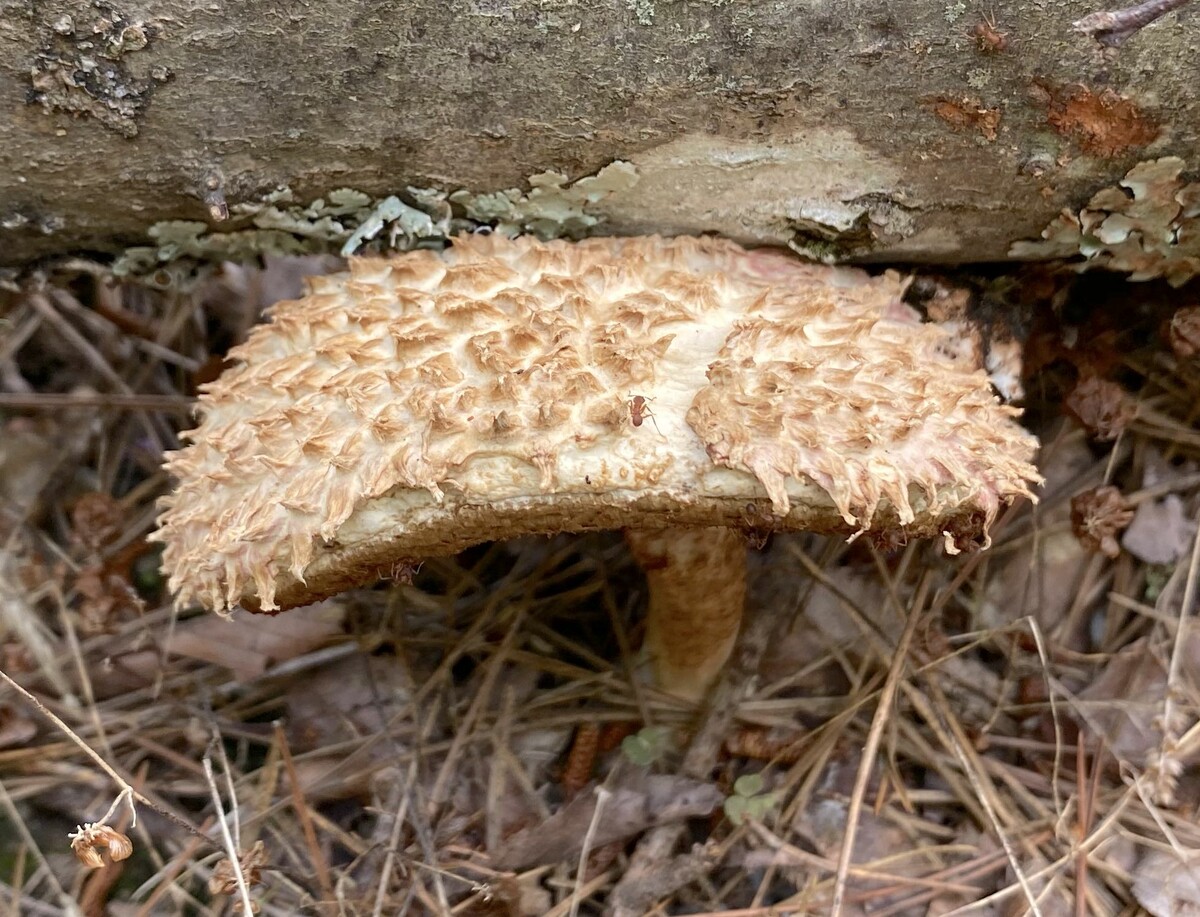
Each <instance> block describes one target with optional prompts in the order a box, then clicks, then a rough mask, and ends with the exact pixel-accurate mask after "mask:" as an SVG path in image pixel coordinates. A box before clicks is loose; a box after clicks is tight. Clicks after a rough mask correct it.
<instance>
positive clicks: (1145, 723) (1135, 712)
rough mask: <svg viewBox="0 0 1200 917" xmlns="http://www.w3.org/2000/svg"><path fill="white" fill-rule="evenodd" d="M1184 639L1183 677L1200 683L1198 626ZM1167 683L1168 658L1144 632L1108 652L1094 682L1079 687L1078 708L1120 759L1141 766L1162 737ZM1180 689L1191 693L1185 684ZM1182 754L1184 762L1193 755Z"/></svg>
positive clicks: (1094, 730) (1194, 682) (1076, 709)
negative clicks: (1111, 653) (1123, 645)
mask: <svg viewBox="0 0 1200 917" xmlns="http://www.w3.org/2000/svg"><path fill="white" fill-rule="evenodd" d="M1186 640H1187V643H1186V644H1185V646H1184V647H1182V652H1183V656H1182V661H1183V664H1182V666H1181V667H1180V677H1181V680H1182V682H1185V683H1187V684H1189V685H1196V684H1200V629H1194V628H1193V629H1190V630H1189V631H1188V635H1187V637H1186ZM1168 652H1169V650H1168ZM1166 686H1167V663H1166V660H1165V659H1164V658H1162V657H1161V656H1160V655H1158V654H1156V653H1155V652H1154V651H1153V649H1152V647H1151V644H1150V643H1149V641H1147V640H1146V639H1145V638H1143V639H1140V640H1136V641H1134V642H1133V643H1131V644H1130V645H1129V646H1127V647H1126V648H1125V649H1123V650H1121V651H1120V652H1119V653H1115V654H1114V655H1112V656H1109V657H1108V659H1107V661H1106V662H1105V663H1104V667H1103V668H1102V669H1101V670H1100V672H1099V674H1098V675H1097V676H1096V678H1095V679H1094V680H1093V681H1092V683H1091V684H1090V685H1088V686H1087V687H1086V688H1084V689H1083V690H1082V691H1080V692H1079V695H1078V696H1077V698H1076V704H1075V713H1076V715H1077V716H1078V717H1079V718H1080V719H1082V720H1083V721H1084V722H1085V723H1086V724H1087V726H1088V728H1089V729H1091V730H1092V731H1093V732H1094V733H1096V734H1097V735H1099V736H1101V737H1102V738H1103V739H1104V743H1105V745H1106V746H1107V747H1108V748H1109V749H1110V750H1111V751H1112V754H1113V756H1114V757H1115V758H1117V760H1119V761H1128V762H1130V763H1132V764H1134V765H1136V766H1138V767H1140V766H1142V765H1143V763H1144V762H1145V761H1146V756H1147V754H1149V753H1150V752H1152V751H1155V752H1156V751H1157V750H1158V746H1159V743H1160V742H1161V741H1162V732H1161V730H1160V728H1159V725H1158V718H1159V716H1160V715H1161V714H1162V711H1163V699H1164V696H1165V693H1166ZM1180 690H1181V691H1184V692H1185V694H1186V696H1192V695H1191V689H1190V688H1184V687H1183V685H1182V684H1181V686H1180ZM1179 757H1180V760H1181V761H1183V762H1185V763H1186V762H1188V761H1191V760H1192V759H1193V758H1194V757H1195V755H1194V754H1193V755H1186V754H1184V753H1183V752H1181V753H1180V756H1179Z"/></svg>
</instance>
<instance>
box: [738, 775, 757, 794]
mask: <svg viewBox="0 0 1200 917" xmlns="http://www.w3.org/2000/svg"><path fill="white" fill-rule="evenodd" d="M762 788H763V778H762V774H742V776H740V777H738V778H737V780H736V781H735V782H734V784H733V791H734V792H735V793H737V794H738V795H739V796H756V795H758V794H759V793H761V792H762Z"/></svg>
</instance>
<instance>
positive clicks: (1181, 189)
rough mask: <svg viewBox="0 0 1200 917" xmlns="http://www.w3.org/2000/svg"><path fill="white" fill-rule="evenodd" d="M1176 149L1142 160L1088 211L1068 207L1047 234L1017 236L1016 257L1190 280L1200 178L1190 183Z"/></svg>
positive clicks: (1197, 241)
mask: <svg viewBox="0 0 1200 917" xmlns="http://www.w3.org/2000/svg"><path fill="white" fill-rule="evenodd" d="M1184 165H1185V163H1184V161H1183V160H1182V159H1179V158H1178V157H1175V156H1168V157H1164V158H1162V159H1153V160H1149V161H1147V162H1142V163H1139V164H1138V165H1136V166H1134V167H1133V168H1132V169H1130V170H1129V172H1128V173H1126V175H1125V177H1124V178H1123V179H1122V180H1121V181H1120V183H1119V184H1118V185H1117V186H1112V187H1108V188H1105V189H1103V190H1101V191H1099V192H1098V193H1096V194H1095V195H1093V196H1092V199H1091V200H1090V201H1089V202H1088V204H1087V206H1086V207H1084V208H1083V209H1082V210H1079V211H1074V210H1064V211H1063V212H1062V213H1060V214H1059V216H1058V217H1057V218H1056V219H1055V220H1054V222H1052V223H1051V224H1050V225H1049V226H1047V227H1046V228H1045V229H1044V230H1042V237H1041V239H1039V240H1024V241H1020V242H1015V243H1013V245H1012V246H1011V247H1010V249H1009V256H1010V257H1013V258H1022V259H1046V258H1054V259H1070V258H1080V257H1082V258H1083V260H1082V261H1081V262H1079V263H1078V264H1076V265H1075V269H1076V270H1078V271H1086V270H1090V269H1092V268H1098V267H1099V268H1106V269H1108V270H1113V271H1123V272H1125V273H1128V275H1129V278H1128V279H1129V280H1151V279H1154V278H1159V277H1161V278H1164V279H1166V281H1167V282H1168V283H1170V284H1171V285H1172V286H1176V287H1177V286H1182V285H1183V284H1185V283H1187V282H1188V281H1189V280H1191V279H1192V278H1193V277H1195V276H1197V274H1200V182H1190V183H1189V182H1185V181H1184V180H1183V179H1182V178H1181V175H1182V173H1183V170H1184Z"/></svg>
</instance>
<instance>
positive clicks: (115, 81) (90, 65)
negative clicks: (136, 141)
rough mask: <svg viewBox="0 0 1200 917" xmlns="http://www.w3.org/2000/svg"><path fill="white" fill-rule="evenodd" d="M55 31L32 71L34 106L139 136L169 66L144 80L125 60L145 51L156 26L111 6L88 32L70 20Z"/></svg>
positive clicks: (30, 98)
mask: <svg viewBox="0 0 1200 917" xmlns="http://www.w3.org/2000/svg"><path fill="white" fill-rule="evenodd" d="M53 33H54V34H53V36H52V37H51V38H50V39H49V40H48V42H47V44H46V45H44V46H43V48H42V49H41V50H40V51H39V52H38V53H37V55H36V56H35V58H34V62H33V66H32V67H30V70H29V81H30V86H31V90H30V93H29V102H31V103H34V102H40V103H41V105H42V107H43V108H44V109H45V110H46V112H47V113H49V112H54V111H64V112H69V113H71V114H73V115H77V116H90V117H92V118H95V119H96V120H97V121H99V122H100V123H101V124H103V125H104V126H105V127H107V128H108V129H109V130H113V131H116V132H117V133H118V134H121V135H122V136H124V137H136V136H137V133H138V125H137V119H138V118H139V117H140V116H141V115H142V114H143V112H144V110H145V107H146V104H147V103H148V102H149V100H150V96H151V95H152V94H153V92H154V89H155V88H156V87H157V86H158V84H159V83H162V82H165V81H166V80H168V79H170V76H171V74H170V72H169V71H168V70H167V69H166V68H165V67H163V68H156V69H155V70H152V71H151V72H150V74H149V76H148V77H147V78H138V77H136V76H134V75H133V73H132V72H130V69H129V67H128V66H127V65H126V64H125V62H124V60H123V57H124V56H125V55H127V54H132V53H134V52H136V51H140V50H142V49H143V48H145V47H146V46H147V45H148V44H149V43H150V41H151V39H152V38H153V37H154V34H155V30H154V28H153V27H151V26H148V25H145V24H144V23H140V22H133V21H130V20H127V19H125V18H124V17H123V16H122V15H121V14H119V13H117V12H115V11H114V10H112V9H111V8H105V9H103V10H102V12H101V14H100V16H99V18H97V20H96V21H95V22H92V23H89V24H87V25H86V26H85V27H82V28H77V27H76V26H75V23H74V22H73V21H72V20H71V18H70V17H67V16H64V17H62V18H60V19H59V20H58V21H57V22H56V23H55V24H54V27H53Z"/></svg>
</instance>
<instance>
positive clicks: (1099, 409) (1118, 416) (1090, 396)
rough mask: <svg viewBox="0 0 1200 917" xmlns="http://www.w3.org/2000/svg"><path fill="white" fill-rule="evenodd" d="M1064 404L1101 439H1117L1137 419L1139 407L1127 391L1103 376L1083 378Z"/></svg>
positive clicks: (1089, 430)
mask: <svg viewBox="0 0 1200 917" xmlns="http://www.w3.org/2000/svg"><path fill="white" fill-rule="evenodd" d="M1064 405H1065V407H1066V409H1067V410H1068V411H1069V412H1070V413H1071V414H1072V415H1073V416H1074V417H1075V418H1076V419H1077V420H1078V421H1079V422H1080V423H1081V424H1083V425H1084V426H1085V427H1086V428H1087V429H1088V432H1090V433H1091V434H1092V435H1093V436H1095V437H1096V439H1099V440H1113V439H1116V438H1117V437H1118V436H1120V435H1121V433H1122V432H1123V431H1124V430H1125V428H1126V427H1127V426H1129V424H1130V423H1131V422H1132V421H1133V418H1134V417H1135V416H1137V405H1136V404H1134V402H1133V399H1132V398H1130V397H1129V394H1128V393H1127V392H1126V391H1125V389H1123V388H1121V386H1120V385H1118V384H1117V383H1116V382H1110V381H1109V380H1107V379H1101V378H1100V377H1099V376H1085V377H1084V378H1082V379H1080V380H1079V381H1078V382H1077V383H1076V384H1075V388H1073V389H1072V390H1071V393H1070V394H1069V395H1067V398H1066V401H1065V402H1064Z"/></svg>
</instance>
